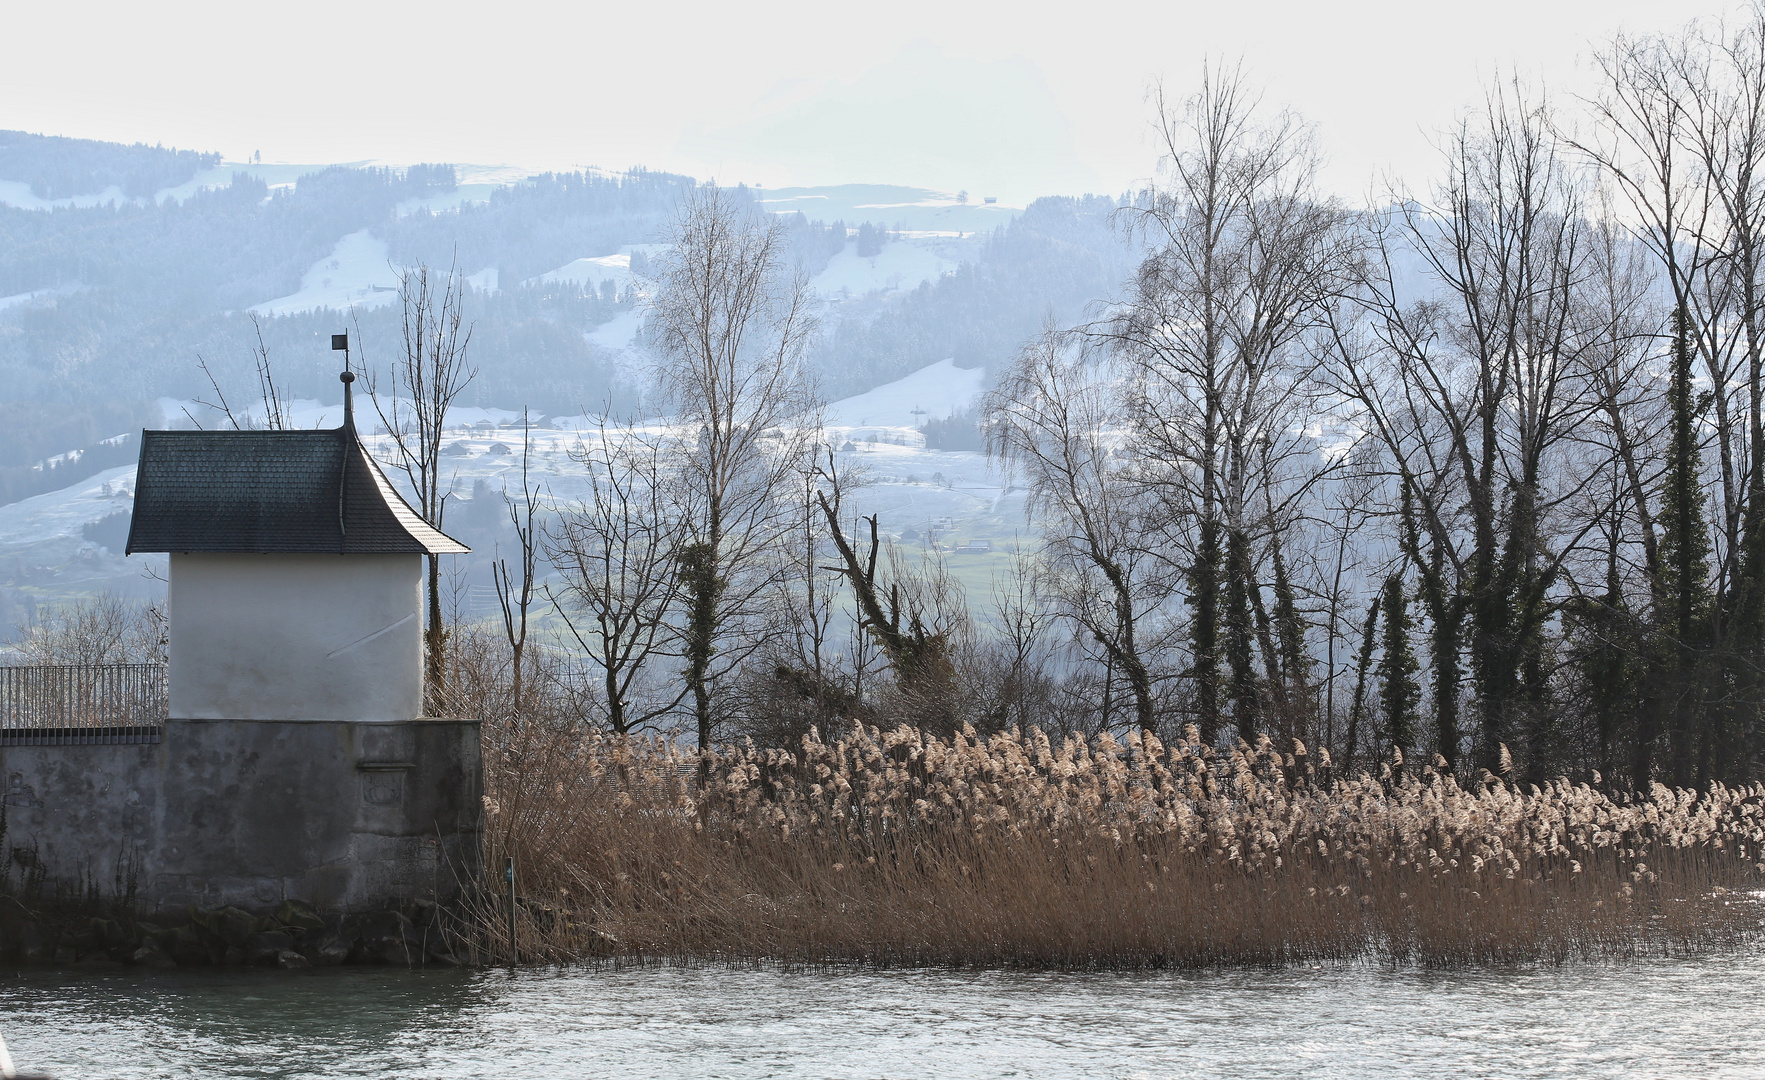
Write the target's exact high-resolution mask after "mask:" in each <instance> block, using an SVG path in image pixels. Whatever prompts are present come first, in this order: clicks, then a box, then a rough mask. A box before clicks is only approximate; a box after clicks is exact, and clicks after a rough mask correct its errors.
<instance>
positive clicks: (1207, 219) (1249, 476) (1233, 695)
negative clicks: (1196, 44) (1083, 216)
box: [1089, 71, 1353, 741]
mask: <svg viewBox="0 0 1765 1080" xmlns="http://www.w3.org/2000/svg"><path fill="white" fill-rule="evenodd" d="M1155 100H1156V103H1157V108H1158V131H1159V135H1160V139H1161V141H1162V143H1163V149H1164V151H1165V159H1164V166H1165V169H1164V174H1163V179H1161V180H1160V181H1157V182H1155V183H1153V184H1152V185H1151V187H1150V188H1149V189H1148V190H1147V191H1146V192H1145V193H1144V194H1143V195H1142V196H1141V197H1140V198H1138V199H1136V200H1135V201H1134V202H1132V203H1131V204H1130V205H1129V206H1127V207H1125V208H1124V209H1123V211H1122V213H1123V214H1124V215H1125V217H1126V220H1127V222H1128V223H1129V225H1130V227H1131V229H1132V230H1133V232H1134V233H1135V234H1136V235H1138V236H1141V237H1143V238H1145V239H1146V240H1147V241H1148V243H1149V244H1150V247H1151V250H1150V252H1149V254H1148V255H1147V257H1146V258H1145V259H1144V260H1143V261H1142V263H1141V265H1140V267H1139V269H1138V271H1137V273H1136V274H1135V276H1134V279H1133V280H1132V282H1131V283H1130V284H1129V286H1128V289H1127V295H1126V296H1125V297H1123V298H1122V299H1121V300H1120V301H1119V302H1118V303H1117V304H1116V305H1115V306H1114V307H1113V308H1112V310H1111V312H1110V315H1109V316H1108V317H1107V318H1105V319H1104V320H1103V321H1101V322H1100V323H1098V324H1096V325H1094V326H1092V327H1090V328H1089V332H1090V334H1091V335H1093V337H1094V338H1095V339H1097V340H1099V341H1101V342H1102V343H1104V344H1106V345H1107V346H1109V347H1110V348H1111V349H1112V350H1114V351H1115V353H1116V354H1117V355H1118V356H1119V357H1120V358H1121V359H1122V360H1123V361H1125V362H1126V365H1127V370H1129V371H1131V372H1133V374H1134V381H1133V384H1132V385H1133V391H1134V393H1133V397H1134V401H1133V421H1134V428H1135V434H1136V443H1137V444H1138V447H1139V449H1140V450H1141V451H1142V452H1143V453H1144V454H1145V455H1146V458H1147V463H1148V465H1149V467H1156V468H1157V470H1158V472H1159V481H1158V490H1160V492H1161V493H1162V495H1163V497H1164V499H1165V502H1166V512H1165V515H1164V516H1165V520H1166V521H1167V522H1168V524H1169V526H1170V528H1171V536H1170V544H1169V545H1168V550H1169V551H1170V553H1171V557H1172V558H1173V559H1176V560H1178V561H1180V563H1181V564H1182V569H1183V570H1184V571H1185V573H1186V574H1187V576H1188V579H1189V582H1188V602H1189V607H1190V651H1191V654H1192V655H1191V665H1190V671H1189V674H1190V676H1191V679H1192V682H1193V686H1194V702H1195V710H1196V713H1197V716H1196V722H1197V724H1198V725H1199V727H1200V729H1201V732H1202V735H1203V737H1204V738H1205V739H1207V740H1210V741H1211V740H1212V739H1214V738H1215V737H1216V734H1217V731H1218V726H1219V723H1220V720H1221V718H1222V715H1223V705H1224V702H1225V701H1226V700H1229V701H1230V703H1231V706H1232V718H1233V720H1234V722H1235V723H1236V725H1237V727H1238V730H1239V733H1240V734H1241V735H1245V736H1248V735H1249V734H1250V733H1251V732H1252V731H1253V730H1255V726H1256V725H1257V724H1259V723H1260V722H1261V719H1262V698H1263V696H1264V695H1263V691H1262V688H1261V686H1260V685H1259V680H1258V678H1257V676H1256V673H1255V667H1254V651H1255V638H1256V634H1255V629H1254V623H1255V618H1254V611H1255V608H1256V606H1257V604H1259V603H1260V602H1261V600H1260V596H1261V594H1260V588H1261V586H1260V585H1259V583H1258V576H1257V574H1258V569H1259V564H1260V562H1261V553H1260V547H1261V544H1262V541H1263V540H1264V539H1265V538H1266V536H1268V535H1269V533H1270V532H1271V531H1272V530H1274V529H1277V528H1279V527H1281V525H1282V524H1283V523H1284V518H1285V517H1286V516H1287V511H1288V508H1289V507H1290V506H1292V505H1293V504H1294V502H1295V501H1296V500H1298V499H1299V498H1301V497H1302V496H1303V495H1304V494H1305V493H1306V492H1307V491H1308V490H1309V489H1310V487H1311V486H1312V485H1313V484H1314V483H1315V482H1316V480H1317V478H1318V476H1319V474H1320V472H1321V469H1320V467H1319V466H1320V459H1319V457H1318V453H1317V445H1316V441H1315V439H1314V438H1313V437H1312V436H1311V435H1310V434H1309V433H1308V429H1309V427H1310V424H1309V423H1308V422H1307V421H1309V420H1310V419H1311V418H1312V411H1313V403H1312V400H1311V398H1312V383H1311V380H1310V379H1309V377H1308V376H1309V370H1310V368H1311V366H1312V362H1311V360H1310V359H1309V356H1310V353H1309V351H1308V350H1306V349H1303V348H1301V347H1300V345H1301V338H1302V335H1303V334H1304V333H1305V332H1306V330H1307V329H1308V327H1309V326H1310V325H1311V323H1312V321H1313V319H1314V318H1315V314H1316V311H1317V309H1318V308H1319V307H1320V305H1322V304H1323V302H1324V301H1325V300H1326V299H1327V298H1328V297H1329V296H1331V295H1332V294H1333V293H1335V292H1336V291H1338V290H1339V289H1340V287H1341V282H1342V280H1343V277H1344V274H1345V272H1346V271H1347V269H1348V266H1349V262H1350V259H1351V256H1352V254H1353V245H1352V244H1351V243H1350V242H1349V238H1348V235H1347V233H1346V231H1345V229H1344V228H1343V226H1344V222H1345V215H1344V214H1343V212H1342V211H1341V209H1340V208H1338V207H1337V206H1335V205H1334V204H1332V203H1330V202H1329V201H1327V200H1324V199H1322V198H1320V197H1319V196H1318V195H1317V194H1316V193H1315V191H1314V181H1315V176H1316V171H1317V154H1316V151H1315V149H1314V146H1313V142H1312V138H1311V132H1310V129H1309V128H1308V127H1306V126H1305V125H1304V124H1302V123H1301V122H1300V121H1299V119H1298V118H1296V117H1294V116H1292V115H1291V114H1287V113H1279V114H1276V115H1274V116H1273V117H1270V118H1268V119H1266V120H1263V119H1260V118H1259V108H1258V102H1257V100H1256V98H1255V96H1254V94H1253V93H1252V92H1251V91H1250V89H1249V87H1248V86H1247V85H1246V82H1245V79H1244V77H1243V76H1242V74H1241V73H1239V72H1237V71H1231V72H1223V73H1214V72H1206V73H1204V76H1203V86H1202V89H1201V91H1200V92H1199V93H1198V94H1197V95H1196V96H1195V97H1193V98H1191V99H1190V100H1189V101H1188V102H1186V103H1184V104H1182V105H1180V106H1178V105H1174V104H1173V103H1170V102H1167V100H1166V99H1165V97H1164V94H1163V91H1162V90H1159V91H1158V92H1157V93H1156V95H1155ZM1222 638H1223V640H1222ZM1222 660H1223V661H1224V662H1225V664H1226V665H1227V668H1228V669H1229V671H1228V678H1229V682H1228V683H1225V684H1222V682H1221V671H1220V665H1221V661H1222Z"/></svg>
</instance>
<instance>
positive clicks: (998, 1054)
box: [0, 950, 1765, 1080]
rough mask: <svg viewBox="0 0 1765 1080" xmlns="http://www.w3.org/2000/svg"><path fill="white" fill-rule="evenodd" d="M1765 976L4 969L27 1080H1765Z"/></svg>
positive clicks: (1709, 972) (1692, 967) (1709, 960)
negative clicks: (39, 1079)
mask: <svg viewBox="0 0 1765 1080" xmlns="http://www.w3.org/2000/svg"><path fill="white" fill-rule="evenodd" d="M1761 1025H1765V955H1761V954H1760V953H1759V952H1758V951H1757V950H1749V951H1748V952H1745V953H1740V954H1734V955H1728V956H1712V957H1705V958H1703V959H1699V960H1695V961H1640V962H1634V963H1629V964H1623V965H1611V966H1604V965H1576V966H1571V967H1563V968H1537V969H1509V970H1497V969H1480V970H1475V971H1458V972H1446V973H1441V972H1418V971H1391V970H1387V969H1381V968H1379V967H1378V966H1376V965H1368V964H1353V965H1345V966H1339V967H1332V968H1328V969H1326V970H1312V969H1310V968H1305V969H1298V970H1289V971H1280V972H1262V971H1259V972H1203V973H1187V974H1167V973H1159V974H1142V975H1041V974H1015V973H995V974H964V973H951V972H928V971H894V972H880V973H877V972H836V973H825V972H822V973H793V972H781V971H776V970H727V969H720V968H696V969H689V970H682V969H677V968H649V969H636V970H633V969H625V970H613V969H599V970H586V969H577V970H568V971H550V972H521V973H518V974H514V975H510V974H508V973H506V972H458V971H448V972H434V971H419V972H407V971H402V970H391V969H387V968H380V969H332V970H324V971H313V972H290V973H278V972H250V971H248V972H214V973H205V972H195V973H188V972H165V973H137V972H133V971H127V970H113V971H109V972H102V973H100V972H78V971H48V970H44V971H25V972H6V973H4V978H3V980H0V1033H3V1034H4V1035H5V1037H6V1039H7V1041H8V1042H9V1043H10V1045H11V1047H12V1053H13V1056H14V1057H15V1058H16V1059H17V1061H18V1064H19V1066H20V1067H21V1068H24V1069H33V1070H39V1071H45V1072H48V1073H49V1074H51V1075H52V1076H55V1077H57V1078H58V1080H88V1078H107V1080H121V1078H134V1077H202V1078H205V1080H208V1078H220V1077H314V1078H331V1077H351V1076H375V1077H425V1078H427V1077H518V1078H523V1080H535V1078H549V1077H567V1078H572V1080H574V1078H582V1077H621V1078H645V1077H668V1078H677V1077H729V1078H744V1080H745V1078H751V1077H773V1076H779V1077H856V1078H866V1080H871V1078H894V1077H939V1078H944V1077H1036V1078H1041V1077H1124V1078H1130V1077H1133V1078H1137V1077H1147V1078H1153V1077H1289V1076H1316V1077H1344V1078H1350V1077H1352V1078H1355V1080H1366V1078H1371V1077H1425V1078H1427V1080H1443V1078H1446V1077H1558V1076H1561V1077H1603V1076H1626V1077H1629V1076H1646V1077H1662V1076H1686V1077H1759V1076H1765V1043H1762V1041H1761V1038H1760V1029H1761Z"/></svg>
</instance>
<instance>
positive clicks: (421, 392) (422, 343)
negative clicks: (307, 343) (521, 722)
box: [356, 264, 478, 690]
mask: <svg viewBox="0 0 1765 1080" xmlns="http://www.w3.org/2000/svg"><path fill="white" fill-rule="evenodd" d="M465 296H466V279H465V277H464V276H463V275H461V274H460V273H459V272H458V271H457V270H455V269H453V268H451V267H450V268H449V269H448V271H447V273H446V274H439V275H438V274H435V273H434V272H432V271H431V270H430V269H429V267H428V266H426V265H421V264H419V265H417V266H416V267H412V268H408V269H405V270H401V271H400V272H399V279H398V297H399V302H400V304H401V305H402V306H403V319H402V322H401V328H402V333H403V344H404V349H403V353H402V354H401V355H400V356H399V357H398V358H397V359H396V360H394V361H393V363H392V365H391V385H389V386H388V387H387V396H386V397H384V398H382V397H381V396H380V393H379V388H378V386H377V385H376V379H375V378H374V376H373V369H372V368H371V367H370V368H369V369H368V371H369V377H368V379H367V384H368V393H369V395H370V396H371V397H372V398H373V401H374V411H375V412H376V413H378V414H379V417H380V423H381V425H382V426H384V427H385V429H386V433H387V435H388V436H389V437H390V438H391V440H392V444H393V447H394V448H395V449H396V450H397V452H398V456H397V460H396V461H394V462H393V464H394V465H395V466H396V467H397V468H399V469H401V470H403V472H404V474H405V477H406V479H408V480H409V481H410V484H411V489H412V491H413V492H414V494H415V495H416V499H417V506H416V509H417V513H418V514H420V515H422V518H423V520H424V521H427V522H428V523H429V524H430V525H433V526H434V527H436V528H437V529H439V528H441V527H442V518H443V517H444V516H445V514H446V512H447V494H448V492H447V488H446V487H444V485H443V482H442V477H441V440H442V437H443V435H444V434H445V433H446V430H447V414H448V410H450V409H451V408H452V407H453V403H454V400H455V399H456V398H458V397H459V396H460V393H461V392H462V391H464V390H465V388H466V387H467V385H468V384H470V383H471V381H472V379H473V378H474V377H475V376H476V375H477V373H478V372H477V369H475V368H473V367H472V366H471V364H470V362H469V361H468V359H467V355H466V350H467V346H468V345H469V344H470V343H471V340H472V328H471V327H470V326H468V325H467V324H466V321H465V312H464V310H463V305H464V302H465ZM356 333H357V339H358V340H359V339H360V337H361V331H360V327H359V326H358V327H357V331H356ZM365 360H366V357H365V356H364V362H365ZM428 607H429V630H428V635H427V637H428V641H427V645H428V648H427V653H428V671H429V680H428V681H429V685H430V688H431V689H432V690H433V689H439V688H440V686H441V681H442V673H443V672H444V671H445V670H446V665H445V656H446V649H447V624H446V623H445V622H444V621H443V619H442V611H441V558H440V556H438V555H431V556H429V583H428Z"/></svg>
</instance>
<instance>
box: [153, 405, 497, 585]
mask: <svg viewBox="0 0 1765 1080" xmlns="http://www.w3.org/2000/svg"><path fill="white" fill-rule="evenodd" d="M468 550H470V549H469V548H467V547H466V546H465V545H464V544H462V543H460V542H459V541H457V540H455V539H453V538H452V537H450V536H448V535H447V534H445V533H443V532H441V531H440V530H438V529H435V528H432V527H431V526H430V525H428V524H427V523H426V522H424V521H423V519H422V518H421V517H419V516H418V515H417V513H416V511H414V510H412V509H411V507H410V504H408V503H406V502H405V501H404V499H403V497H402V496H400V495H399V493H398V491H397V489H396V488H394V487H393V486H392V484H391V483H389V482H388V481H387V479H386V476H385V474H384V473H382V472H381V471H380V467H379V466H378V465H377V464H375V462H374V459H373V457H372V456H371V455H370V454H369V453H368V452H367V449H366V448H365V447H363V446H362V444H361V440H360V439H358V438H357V437H356V433H355V429H354V428H353V427H351V426H345V427H341V428H331V429H327V430H321V431H147V432H143V433H142V438H141V464H140V468H139V469H138V470H137V472H136V476H135V513H134V517H133V519H132V520H131V521H130V523H129V543H128V548H127V551H128V553H129V554H131V555H132V554H134V553H135V552H139V551H169V552H214V553H224V552H233V553H242V554H257V553H337V554H345V555H353V554H377V553H428V554H433V555H444V554H455V553H461V552H465V551H468Z"/></svg>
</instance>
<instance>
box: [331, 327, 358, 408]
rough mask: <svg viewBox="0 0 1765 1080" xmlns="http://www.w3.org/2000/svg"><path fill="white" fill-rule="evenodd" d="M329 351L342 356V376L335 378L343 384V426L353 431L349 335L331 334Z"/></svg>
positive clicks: (352, 379)
mask: <svg viewBox="0 0 1765 1080" xmlns="http://www.w3.org/2000/svg"><path fill="white" fill-rule="evenodd" d="M331 351H332V352H341V353H342V354H343V374H341V375H339V376H337V378H338V379H340V380H341V381H342V382H343V426H344V427H346V428H348V429H349V430H350V431H354V430H355V402H354V400H352V399H351V397H350V393H349V384H350V383H352V382H355V373H354V372H353V371H350V370H349V335H348V334H332V335H331Z"/></svg>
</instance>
